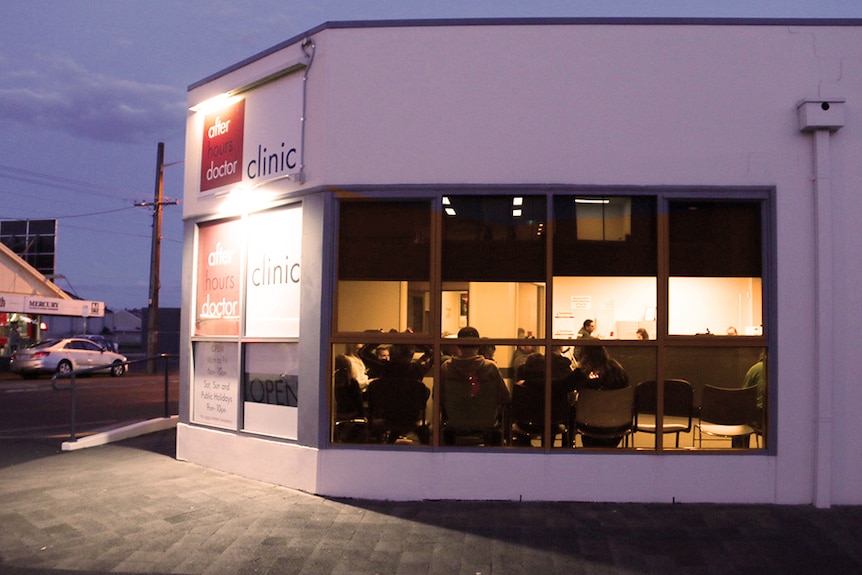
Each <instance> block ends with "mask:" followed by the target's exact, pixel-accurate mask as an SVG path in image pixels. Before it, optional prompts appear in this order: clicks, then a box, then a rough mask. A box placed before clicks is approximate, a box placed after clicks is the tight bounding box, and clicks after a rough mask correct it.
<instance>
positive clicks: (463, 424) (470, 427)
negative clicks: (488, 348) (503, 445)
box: [440, 327, 509, 443]
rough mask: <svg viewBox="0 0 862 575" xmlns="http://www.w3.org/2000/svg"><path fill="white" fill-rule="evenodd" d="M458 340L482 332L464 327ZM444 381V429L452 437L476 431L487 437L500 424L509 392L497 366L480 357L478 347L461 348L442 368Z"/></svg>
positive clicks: (472, 336)
mask: <svg viewBox="0 0 862 575" xmlns="http://www.w3.org/2000/svg"><path fill="white" fill-rule="evenodd" d="M458 337H459V338H471V339H478V338H479V331H478V330H477V329H476V328H474V327H464V328H462V329H461V330H460V331H459V332H458ZM440 381H441V394H442V396H441V397H442V400H443V402H442V405H443V408H444V410H445V413H444V422H445V423H444V425H446V426H448V432H450V433H449V435H450V436H452V435H453V434H457V433H458V432H472V431H477V432H484V433H485V434H486V435H487V434H488V432H489V431H490V430H492V429H493V428H495V427H496V426H497V424H498V423H499V422H500V420H501V417H502V412H503V408H504V406H505V405H507V404H508V403H509V389H508V388H507V387H506V384H505V382H504V381H503V376H502V375H501V374H500V369H499V368H498V367H497V364H496V363H494V362H493V361H491V360H489V359H486V358H485V357H483V356H482V355H480V354H479V345H478V344H476V345H472V344H471V345H462V344H458V345H457V354H456V355H455V356H454V357H452V358H451V359H449V360H447V361H446V362H445V363H444V364H443V365H441V366H440ZM447 439H452V437H448V438H447ZM487 439H489V438H486V442H487ZM495 443H498V442H496V441H495Z"/></svg>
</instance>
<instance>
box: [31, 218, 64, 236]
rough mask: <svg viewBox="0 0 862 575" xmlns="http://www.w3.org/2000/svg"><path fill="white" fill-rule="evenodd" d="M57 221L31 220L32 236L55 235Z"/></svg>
mask: <svg viewBox="0 0 862 575" xmlns="http://www.w3.org/2000/svg"><path fill="white" fill-rule="evenodd" d="M56 225H57V220H30V233H31V234H49V235H54V232H55V228H56Z"/></svg>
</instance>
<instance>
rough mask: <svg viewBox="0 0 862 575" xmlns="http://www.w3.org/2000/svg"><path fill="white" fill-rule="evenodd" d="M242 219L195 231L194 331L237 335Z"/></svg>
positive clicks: (199, 333) (210, 225) (204, 333)
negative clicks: (196, 259)
mask: <svg viewBox="0 0 862 575" xmlns="http://www.w3.org/2000/svg"><path fill="white" fill-rule="evenodd" d="M240 226H241V220H230V221H226V222H220V223H216V224H208V225H205V226H204V225H202V226H201V227H200V230H199V232H198V261H197V280H198V281H197V283H198V289H197V298H196V301H195V307H196V309H195V335H239V315H240V309H239V284H240V271H241V268H240V245H241V243H240V240H241V237H240Z"/></svg>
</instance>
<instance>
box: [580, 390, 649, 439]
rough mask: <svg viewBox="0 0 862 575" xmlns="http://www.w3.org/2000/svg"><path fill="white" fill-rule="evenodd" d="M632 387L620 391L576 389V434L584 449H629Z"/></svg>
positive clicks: (632, 404) (631, 421)
mask: <svg viewBox="0 0 862 575" xmlns="http://www.w3.org/2000/svg"><path fill="white" fill-rule="evenodd" d="M634 395H635V388H634V387H632V386H627V387H623V388H621V389H590V388H583V389H579V390H578V393H577V404H576V406H575V433H576V434H577V435H580V436H581V444H582V445H583V446H584V447H616V446H617V445H619V442H620V441H621V440H624V442H625V445H628V436H629V434H630V433H631V432H632V429H633V425H634Z"/></svg>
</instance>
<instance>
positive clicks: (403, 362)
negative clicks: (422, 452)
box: [367, 345, 431, 443]
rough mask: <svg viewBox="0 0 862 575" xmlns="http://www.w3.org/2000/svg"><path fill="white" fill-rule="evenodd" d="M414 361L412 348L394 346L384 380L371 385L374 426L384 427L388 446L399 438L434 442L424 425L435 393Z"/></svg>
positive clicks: (370, 403)
mask: <svg viewBox="0 0 862 575" xmlns="http://www.w3.org/2000/svg"><path fill="white" fill-rule="evenodd" d="M412 360H413V349H412V348H411V347H410V346H408V345H393V346H392V347H391V348H389V361H387V362H386V366H385V368H384V369H383V371H382V373H381V375H380V377H378V378H377V379H374V380H372V381H371V383H370V384H369V385H368V393H367V396H368V410H369V412H370V414H369V415H370V419H371V424H372V427H375V426H376V427H379V428H382V431H383V439H384V440H385V441H386V442H387V443H395V442H396V441H397V440H398V438H400V437H407V436H409V435H411V434H415V435H416V436H417V438H418V439H419V441H420V442H422V443H428V442H429V439H430V438H429V435H428V429H427V427H425V425H424V422H425V405H426V403H427V402H428V397H429V396H430V395H431V391H430V390H429V389H428V387H426V386H425V384H424V383H422V379H421V375H420V374H419V371H418V370H416V369H415V368H414V366H413V363H412Z"/></svg>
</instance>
